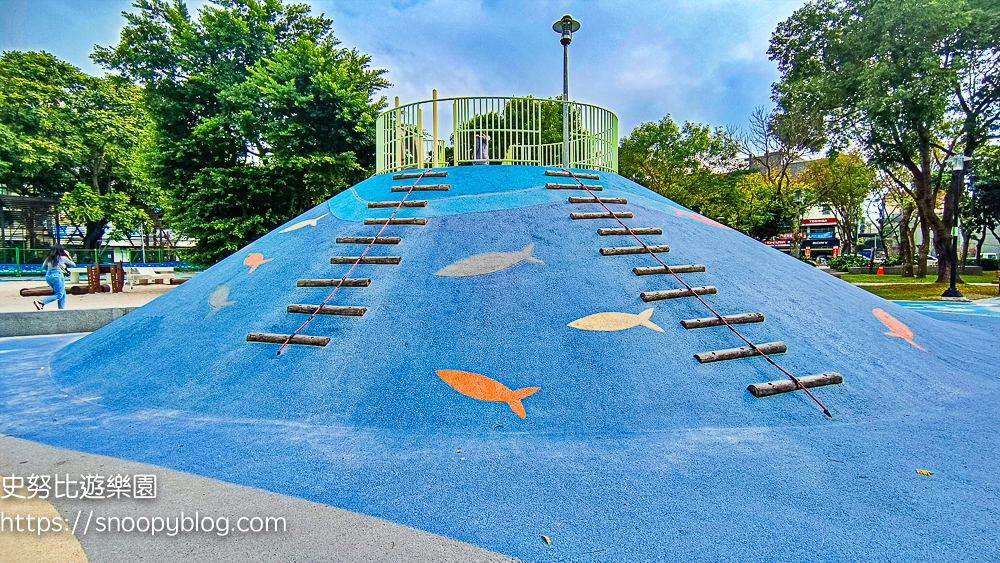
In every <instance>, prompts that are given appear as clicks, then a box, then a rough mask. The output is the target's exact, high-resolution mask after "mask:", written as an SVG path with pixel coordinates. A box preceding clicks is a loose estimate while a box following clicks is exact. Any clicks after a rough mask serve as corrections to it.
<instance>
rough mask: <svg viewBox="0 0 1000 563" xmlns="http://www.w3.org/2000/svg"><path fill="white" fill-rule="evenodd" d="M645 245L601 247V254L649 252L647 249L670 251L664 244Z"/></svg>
mask: <svg viewBox="0 0 1000 563" xmlns="http://www.w3.org/2000/svg"><path fill="white" fill-rule="evenodd" d="M648 248H649V250H647V247H645V246H617V247H610V248H602V249H601V256H624V255H625V254H649V251H650V250H651V251H653V252H670V247H669V246H667V245H665V244H658V245H655V246H650V247H648Z"/></svg>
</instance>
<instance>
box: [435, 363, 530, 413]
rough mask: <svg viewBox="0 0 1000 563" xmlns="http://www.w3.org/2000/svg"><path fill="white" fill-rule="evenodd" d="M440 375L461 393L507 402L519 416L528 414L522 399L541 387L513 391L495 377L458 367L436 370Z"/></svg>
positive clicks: (476, 397)
mask: <svg viewBox="0 0 1000 563" xmlns="http://www.w3.org/2000/svg"><path fill="white" fill-rule="evenodd" d="M436 373H437V374H438V377H440V378H441V379H443V380H444V382H445V383H447V384H448V385H451V387H452V388H453V389H454V390H455V391H458V392H459V393H461V394H463V395H466V396H468V397H472V398H473V399H479V400H480V401H492V402H495V403H507V404H508V405H510V408H511V410H512V411H514V413H515V414H517V416H519V417H521V418H524V417H526V416H528V414H527V413H526V412H524V405H522V404H521V399H523V398H525V397H527V396H528V395H531V394H533V393H535V392H536V391H538V390H539V389H541V387H525V388H523V389H518V390H516V391H512V390H510V389H508V388H507V386H506V385H504V384H503V383H500V382H499V381H497V380H495V379H491V378H489V377H486V376H485V375H479V374H478V373H472V372H471V371H461V370H457V369H439V370H437V371H436Z"/></svg>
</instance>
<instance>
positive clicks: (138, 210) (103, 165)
mask: <svg viewBox="0 0 1000 563" xmlns="http://www.w3.org/2000/svg"><path fill="white" fill-rule="evenodd" d="M148 127H149V119H148V117H147V115H146V113H145V111H144V109H143V105H142V99H141V92H140V90H139V89H138V88H136V87H135V86H134V85H132V84H131V83H129V82H127V81H125V80H122V79H121V78H117V77H104V78H95V77H91V76H87V75H85V74H84V73H82V72H81V71H80V70H79V69H77V68H76V67H74V66H72V65H69V64H67V63H65V62H62V61H59V60H58V59H56V58H55V57H53V56H52V55H50V54H48V53H34V52H19V51H8V52H5V53H4V55H3V57H2V58H0V184H3V185H5V186H6V188H7V189H8V190H9V191H11V192H12V193H14V194H18V195H25V196H40V197H61V198H62V200H61V203H60V208H61V209H62V211H63V212H64V213H65V214H66V216H68V217H69V218H70V219H71V220H73V221H75V222H78V223H80V224H83V225H85V226H86V232H85V235H84V246H85V247H86V248H96V247H97V246H98V245H99V244H100V241H101V238H102V237H103V236H104V234H105V230H106V229H107V227H108V225H109V224H111V225H114V227H115V231H114V232H113V233H112V235H113V236H120V235H121V234H123V233H128V232H131V231H133V230H135V228H136V227H137V226H138V225H139V224H141V223H143V222H145V221H146V220H148V216H147V214H146V212H145V211H144V210H143V206H148V205H155V202H156V195H157V194H156V192H155V190H151V189H150V188H149V184H148V182H145V181H144V178H143V177H142V175H141V174H140V173H139V165H138V162H137V154H138V153H137V151H138V149H139V146H140V145H141V143H142V141H143V139H144V138H146V137H147V136H148V132H149V129H148ZM25 227H26V228H27V229H28V230H29V233H30V232H31V230H32V229H33V228H34V226H33V225H25Z"/></svg>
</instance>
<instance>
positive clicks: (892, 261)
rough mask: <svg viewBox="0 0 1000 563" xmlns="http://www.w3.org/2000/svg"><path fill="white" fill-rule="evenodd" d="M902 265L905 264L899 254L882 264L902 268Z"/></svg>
mask: <svg viewBox="0 0 1000 563" xmlns="http://www.w3.org/2000/svg"><path fill="white" fill-rule="evenodd" d="M902 264H903V259H902V258H900V256H899V255H898V254H897V255H895V256H891V257H889V258H886V259H885V260H884V261H883V262H882V265H883V266H901V265H902Z"/></svg>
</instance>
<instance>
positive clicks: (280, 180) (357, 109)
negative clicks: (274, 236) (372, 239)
mask: <svg viewBox="0 0 1000 563" xmlns="http://www.w3.org/2000/svg"><path fill="white" fill-rule="evenodd" d="M135 7H136V8H137V11H136V12H135V13H126V14H125V17H126V19H127V21H128V24H127V25H126V27H125V29H124V30H122V33H121V40H120V42H119V44H118V45H117V46H115V47H111V48H102V47H99V48H97V49H96V51H95V53H94V59H95V60H96V61H98V62H99V63H101V64H103V65H105V66H106V67H108V68H112V69H116V70H118V71H120V72H121V73H122V74H123V75H124V76H125V77H127V78H129V79H131V80H133V81H135V82H137V83H140V84H142V85H144V86H145V93H146V100H147V103H148V107H149V108H150V113H151V115H152V118H153V121H154V123H155V134H154V136H153V150H152V151H151V157H150V172H151V175H152V177H153V178H154V179H155V181H156V182H157V183H158V184H159V185H160V186H162V187H163V189H164V191H165V192H166V194H167V196H168V198H169V206H168V207H169V209H168V215H167V217H168V219H169V220H170V221H171V225H172V226H173V227H174V228H176V229H178V230H179V231H181V232H182V233H184V234H186V235H188V236H191V237H193V238H195V239H197V241H198V242H197V247H196V249H195V252H194V253H193V255H192V259H193V260H195V261H197V262H201V263H211V262H213V261H215V260H218V259H220V258H222V257H223V256H225V255H227V254H229V253H231V252H233V251H235V250H236V249H238V248H240V247H241V246H243V245H245V244H247V243H249V242H251V241H253V240H254V239H256V238H258V237H260V236H261V235H263V234H265V233H267V232H268V231H270V230H271V229H273V228H274V227H275V226H276V225H278V224H280V223H282V222H284V221H286V220H287V219H289V218H290V217H293V216H295V215H296V214H298V213H301V212H302V211H304V210H305V209H308V208H309V207H311V206H313V205H315V204H317V203H319V202H321V201H323V200H325V199H327V198H329V197H330V196H332V195H334V194H336V193H338V192H339V191H341V190H343V189H344V188H346V187H347V186H350V185H351V184H354V183H356V182H358V181H360V180H361V179H363V178H365V177H366V176H368V175H370V174H371V173H372V171H373V170H372V169H373V163H374V152H375V129H374V124H375V118H376V117H377V115H378V112H379V110H380V109H381V108H383V107H384V106H385V99H384V97H382V98H378V99H373V96H374V95H375V93H376V92H377V91H378V90H380V89H382V88H384V87H386V86H388V83H387V82H386V81H385V80H384V79H383V78H382V76H383V74H384V73H385V71H384V70H371V69H369V68H368V67H369V62H370V59H369V57H368V56H367V55H363V54H360V53H359V52H358V51H356V50H353V49H346V48H342V47H339V46H338V45H339V41H338V40H337V39H336V38H335V37H334V36H333V35H332V31H331V21H330V20H329V19H326V18H324V17H322V16H312V15H310V13H309V8H308V6H306V5H303V4H289V5H283V4H282V3H281V2H280V1H279V0H259V1H258V0H217V1H216V2H214V3H213V5H209V6H206V7H205V8H202V9H201V10H200V11H199V13H198V16H197V18H192V17H191V15H190V14H189V13H188V10H187V7H186V6H185V4H184V2H183V1H181V0H175V1H174V2H173V3H168V2H166V1H164V0H138V1H137V2H136V4H135Z"/></svg>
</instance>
